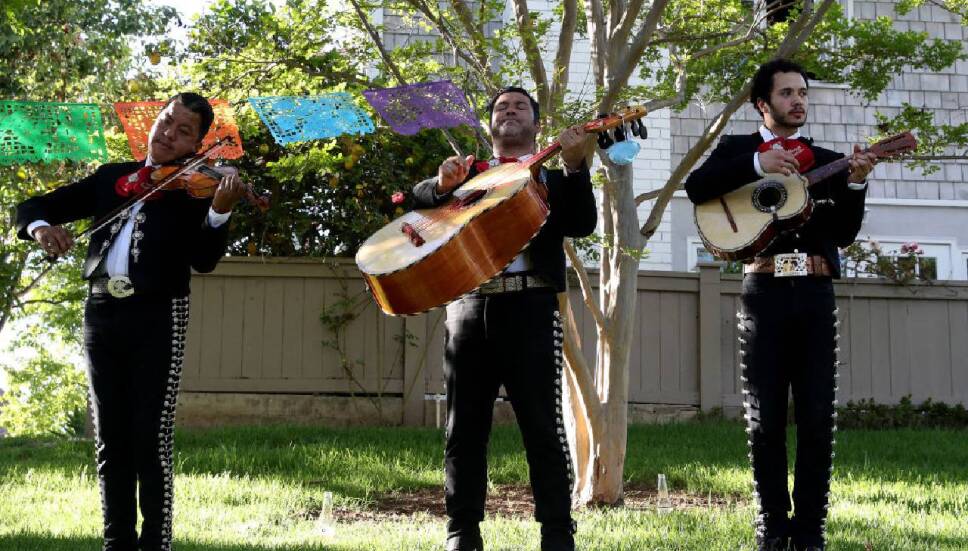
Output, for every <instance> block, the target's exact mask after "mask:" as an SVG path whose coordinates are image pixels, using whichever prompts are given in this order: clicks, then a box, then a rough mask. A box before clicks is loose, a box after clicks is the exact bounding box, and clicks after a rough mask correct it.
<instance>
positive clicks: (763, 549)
mask: <svg viewBox="0 0 968 551" xmlns="http://www.w3.org/2000/svg"><path fill="white" fill-rule="evenodd" d="M789 548H790V544H789V542H788V541H787V539H786V538H785V537H779V538H764V539H763V540H762V541H761V542H760V543H759V547H757V548H756V549H757V551H787V550H788V549H789Z"/></svg>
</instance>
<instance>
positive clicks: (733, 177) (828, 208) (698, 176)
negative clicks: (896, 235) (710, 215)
mask: <svg viewBox="0 0 968 551" xmlns="http://www.w3.org/2000/svg"><path fill="white" fill-rule="evenodd" d="M800 141H802V142H803V143H805V144H807V145H808V146H809V147H810V149H811V150H813V155H814V159H815V160H816V164H815V165H814V168H816V167H819V166H823V165H825V164H828V163H831V162H833V161H836V160H837V159H840V158H842V157H843V155H842V154H840V153H837V152H835V151H831V150H829V149H824V148H822V147H817V146H815V145H813V140H810V139H809V138H800ZM762 143H763V137H762V136H760V133H759V132H755V133H753V134H750V135H732V136H723V137H722V139H720V140H719V144H718V145H717V146H716V149H714V150H713V152H712V153H711V154H710V155H709V158H708V159H706V162H704V163H703V164H702V166H700V167H699V168H697V169H696V170H694V171H693V172H692V174H690V175H689V177H688V178H687V179H686V184H685V188H686V194H688V195H689V199H690V200H691V201H692V202H693V203H694V204H700V203H704V202H706V201H709V200H711V199H716V198H717V197H720V196H722V195H725V194H726V193H729V192H730V191H733V190H735V189H738V188H740V187H742V186H743V185H746V184H748V183H750V182H754V181H756V180H759V179H760V176H759V175H758V174H757V173H756V170H755V169H754V168H753V154H754V153H756V150H757V148H759V146H760V145H761V144H762ZM847 175H848V171H847V170H844V171H842V172H840V173H838V174H836V175H834V176H831V177H830V178H827V179H826V180H824V181H822V182H818V183H817V184H815V185H813V186H810V196H811V197H812V198H813V199H814V201H815V204H814V210H813V213H812V214H811V215H810V219H809V220H808V221H807V223H806V224H804V225H803V226H800V227H799V228H797V229H796V230H791V231H787V232H783V233H781V234H780V235H779V236H778V237H777V238H776V240H774V241H773V243H771V244H770V245H769V246H768V247H767V248H766V249H764V250H763V251H762V252H761V253H760V254H759V255H757V256H772V255H776V254H781V253H792V252H793V251H794V249H796V250H798V251H800V252H805V253H808V254H811V255H813V254H819V255H823V256H824V257H825V258H826V259H827V262H829V263H830V267H831V269H832V271H833V276H834V277H835V278H839V277H840V253H839V251H838V247H846V246H848V245H850V244H851V243H853V242H854V239H856V237H857V232H859V231H860V226H861V223H862V222H863V220H864V202H865V199H866V197H867V188H866V187H865V188H864V189H863V190H851V189H849V188H848V187H847ZM818 200H819V201H818Z"/></svg>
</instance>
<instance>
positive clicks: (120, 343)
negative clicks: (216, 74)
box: [16, 93, 245, 551]
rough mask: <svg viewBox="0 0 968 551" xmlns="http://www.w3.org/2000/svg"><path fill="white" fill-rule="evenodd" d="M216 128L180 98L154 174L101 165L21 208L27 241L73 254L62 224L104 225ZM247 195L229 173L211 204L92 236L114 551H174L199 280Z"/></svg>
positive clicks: (142, 214) (103, 452)
mask: <svg viewBox="0 0 968 551" xmlns="http://www.w3.org/2000/svg"><path fill="white" fill-rule="evenodd" d="M213 119H214V114H213V111H212V107H211V106H210V105H209V103H208V101H207V100H206V99H205V98H204V97H202V96H200V95H198V94H193V93H182V94H178V95H176V96H175V97H173V98H171V99H170V100H169V101H168V104H167V105H166V106H165V107H164V109H163V110H162V112H161V113H160V114H159V115H158V118H157V119H156V120H155V122H154V125H153V126H152V127H151V132H150V134H149V137H148V140H149V147H148V157H147V159H146V160H145V162H143V163H142V162H125V163H109V164H104V165H101V166H100V167H99V168H98V169H97V170H96V171H95V172H94V173H93V174H91V175H90V176H88V177H86V178H84V179H82V180H80V181H78V182H74V183H72V184H69V185H66V186H63V187H61V188H59V189H56V190H54V191H52V192H50V193H48V194H46V195H42V196H38V197H33V198H31V199H28V200H27V201H24V202H23V203H21V204H20V205H19V206H18V207H17V214H16V223H17V228H18V235H19V236H20V237H21V238H23V239H33V240H35V241H37V242H38V243H39V244H40V246H41V248H43V250H44V251H45V252H46V253H48V254H49V255H51V256H59V255H62V254H64V253H65V252H67V251H68V250H69V249H70V248H71V247H72V246H73V245H74V240H73V238H72V237H71V234H70V232H68V231H67V230H66V229H65V228H63V227H62V226H61V224H64V223H66V222H71V221H75V220H81V219H85V218H94V219H95V220H98V219H101V218H102V217H104V216H105V215H107V214H108V213H110V212H112V211H114V210H115V209H117V208H118V207H119V206H121V205H122V204H124V203H125V202H129V201H130V200H131V198H130V196H131V195H132V193H135V192H136V190H137V189H139V188H138V187H137V186H133V185H132V184H133V183H137V180H138V179H139V175H143V174H144V172H145V171H144V170H142V169H143V168H144V167H145V166H147V167H157V166H161V165H165V164H166V163H172V162H178V161H181V160H183V159H185V158H187V157H190V156H192V155H194V154H195V153H196V151H197V150H198V149H199V147H200V146H201V143H202V138H203V137H204V136H205V134H206V133H207V132H208V130H209V127H210V126H211V124H212V121H213ZM139 171H140V172H139ZM244 189H245V188H244V186H243V184H242V182H241V181H240V180H239V177H238V175H237V174H234V173H232V174H229V175H227V176H225V177H224V178H223V179H222V180H221V182H220V183H218V187H217V189H216V191H215V193H214V197H212V198H210V199H204V200H199V199H194V198H191V197H189V195H188V194H187V193H186V192H185V191H184V190H181V189H179V190H174V191H163V192H157V193H155V194H154V197H153V198H152V199H148V200H139V201H137V202H135V203H134V204H133V205H132V206H130V207H129V208H127V209H126V210H124V211H123V212H122V214H121V215H120V216H119V217H118V218H117V219H116V220H115V221H114V222H113V223H111V224H109V225H107V226H105V227H104V228H102V229H100V230H97V231H95V232H94V233H93V234H92V235H91V239H90V244H89V245H88V251H87V259H86V261H85V263H84V271H83V274H84V278H85V279H86V280H88V282H89V286H90V294H89V296H88V300H87V304H86V306H85V311H84V348H85V352H86V356H87V360H88V376H89V379H90V391H91V403H92V406H93V410H94V426H95V429H96V433H97V439H96V454H97V473H98V479H99V482H100V487H101V501H102V510H103V514H104V549H105V551H135V550H141V551H167V550H169V549H171V542H172V527H171V525H172V504H173V488H172V482H173V464H172V436H173V430H174V421H175V402H176V399H177V394H178V385H179V380H180V376H181V368H182V359H183V356H184V345H185V330H186V327H187V324H188V293H189V280H190V277H191V270H192V269H195V270H196V271H199V272H210V271H212V270H213V269H214V268H215V265H216V264H217V263H218V261H219V259H220V258H221V257H222V256H223V255H224V254H225V247H226V241H227V236H228V224H227V223H226V222H227V220H228V218H229V215H230V213H231V210H232V208H233V206H234V205H235V203H236V202H237V201H238V200H239V199H240V197H242V195H243V191H244ZM138 506H140V510H141V515H142V517H143V519H144V520H143V523H142V525H141V535H140V537H139V536H138V534H137V527H136V520H137V508H138Z"/></svg>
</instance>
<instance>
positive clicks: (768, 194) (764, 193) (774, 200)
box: [753, 182, 787, 212]
mask: <svg viewBox="0 0 968 551" xmlns="http://www.w3.org/2000/svg"><path fill="white" fill-rule="evenodd" d="M786 200H787V190H786V188H785V187H783V184H781V183H779V182H764V183H763V184H762V185H761V186H760V187H758V188H756V190H755V191H754V192H753V206H754V207H755V208H756V210H758V211H760V212H773V211H774V210H779V209H780V208H781V207H782V206H783V205H784V204H786Z"/></svg>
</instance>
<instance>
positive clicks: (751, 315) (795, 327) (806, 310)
mask: <svg viewBox="0 0 968 551" xmlns="http://www.w3.org/2000/svg"><path fill="white" fill-rule="evenodd" d="M742 304H743V311H742V312H740V313H739V314H737V315H738V317H739V318H740V319H739V328H740V344H741V352H740V353H741V355H742V364H741V367H742V368H743V369H742V372H743V382H744V390H743V393H744V395H745V402H744V406H745V408H746V419H747V429H746V432H747V434H748V435H749V444H750V461H751V462H752V467H753V484H754V496H755V497H756V498H757V501H758V506H759V516H758V517H757V537H758V538H759V539H760V540H762V539H764V538H769V537H778V536H779V537H787V536H789V537H792V538H793V541H794V542H797V543H798V544H799V545H801V546H808V545H814V546H822V545H823V543H824V525H825V523H826V518H827V508H828V506H829V499H830V476H831V473H832V472H833V444H834V432H835V431H836V425H835V421H836V416H837V414H836V411H835V406H836V404H837V402H836V390H837V388H836V379H837V365H838V362H837V353H838V352H839V348H838V344H837V341H838V340H839V338H840V337H839V335H838V333H837V327H838V326H839V322H838V321H837V309H836V303H835V301H834V293H833V283H832V281H831V280H830V278H823V277H812V276H810V277H788V278H775V277H773V275H772V274H748V275H747V276H746V278H745V279H744V280H743V295H742ZM791 389H792V392H793V404H794V417H795V422H796V427H797V429H796V434H797V451H796V465H795V466H794V484H793V513H794V514H793V517H792V519H790V518H788V512H789V511H790V494H789V492H788V490H787V451H786V425H787V408H788V406H787V396H788V393H789V392H790V390H791Z"/></svg>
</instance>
